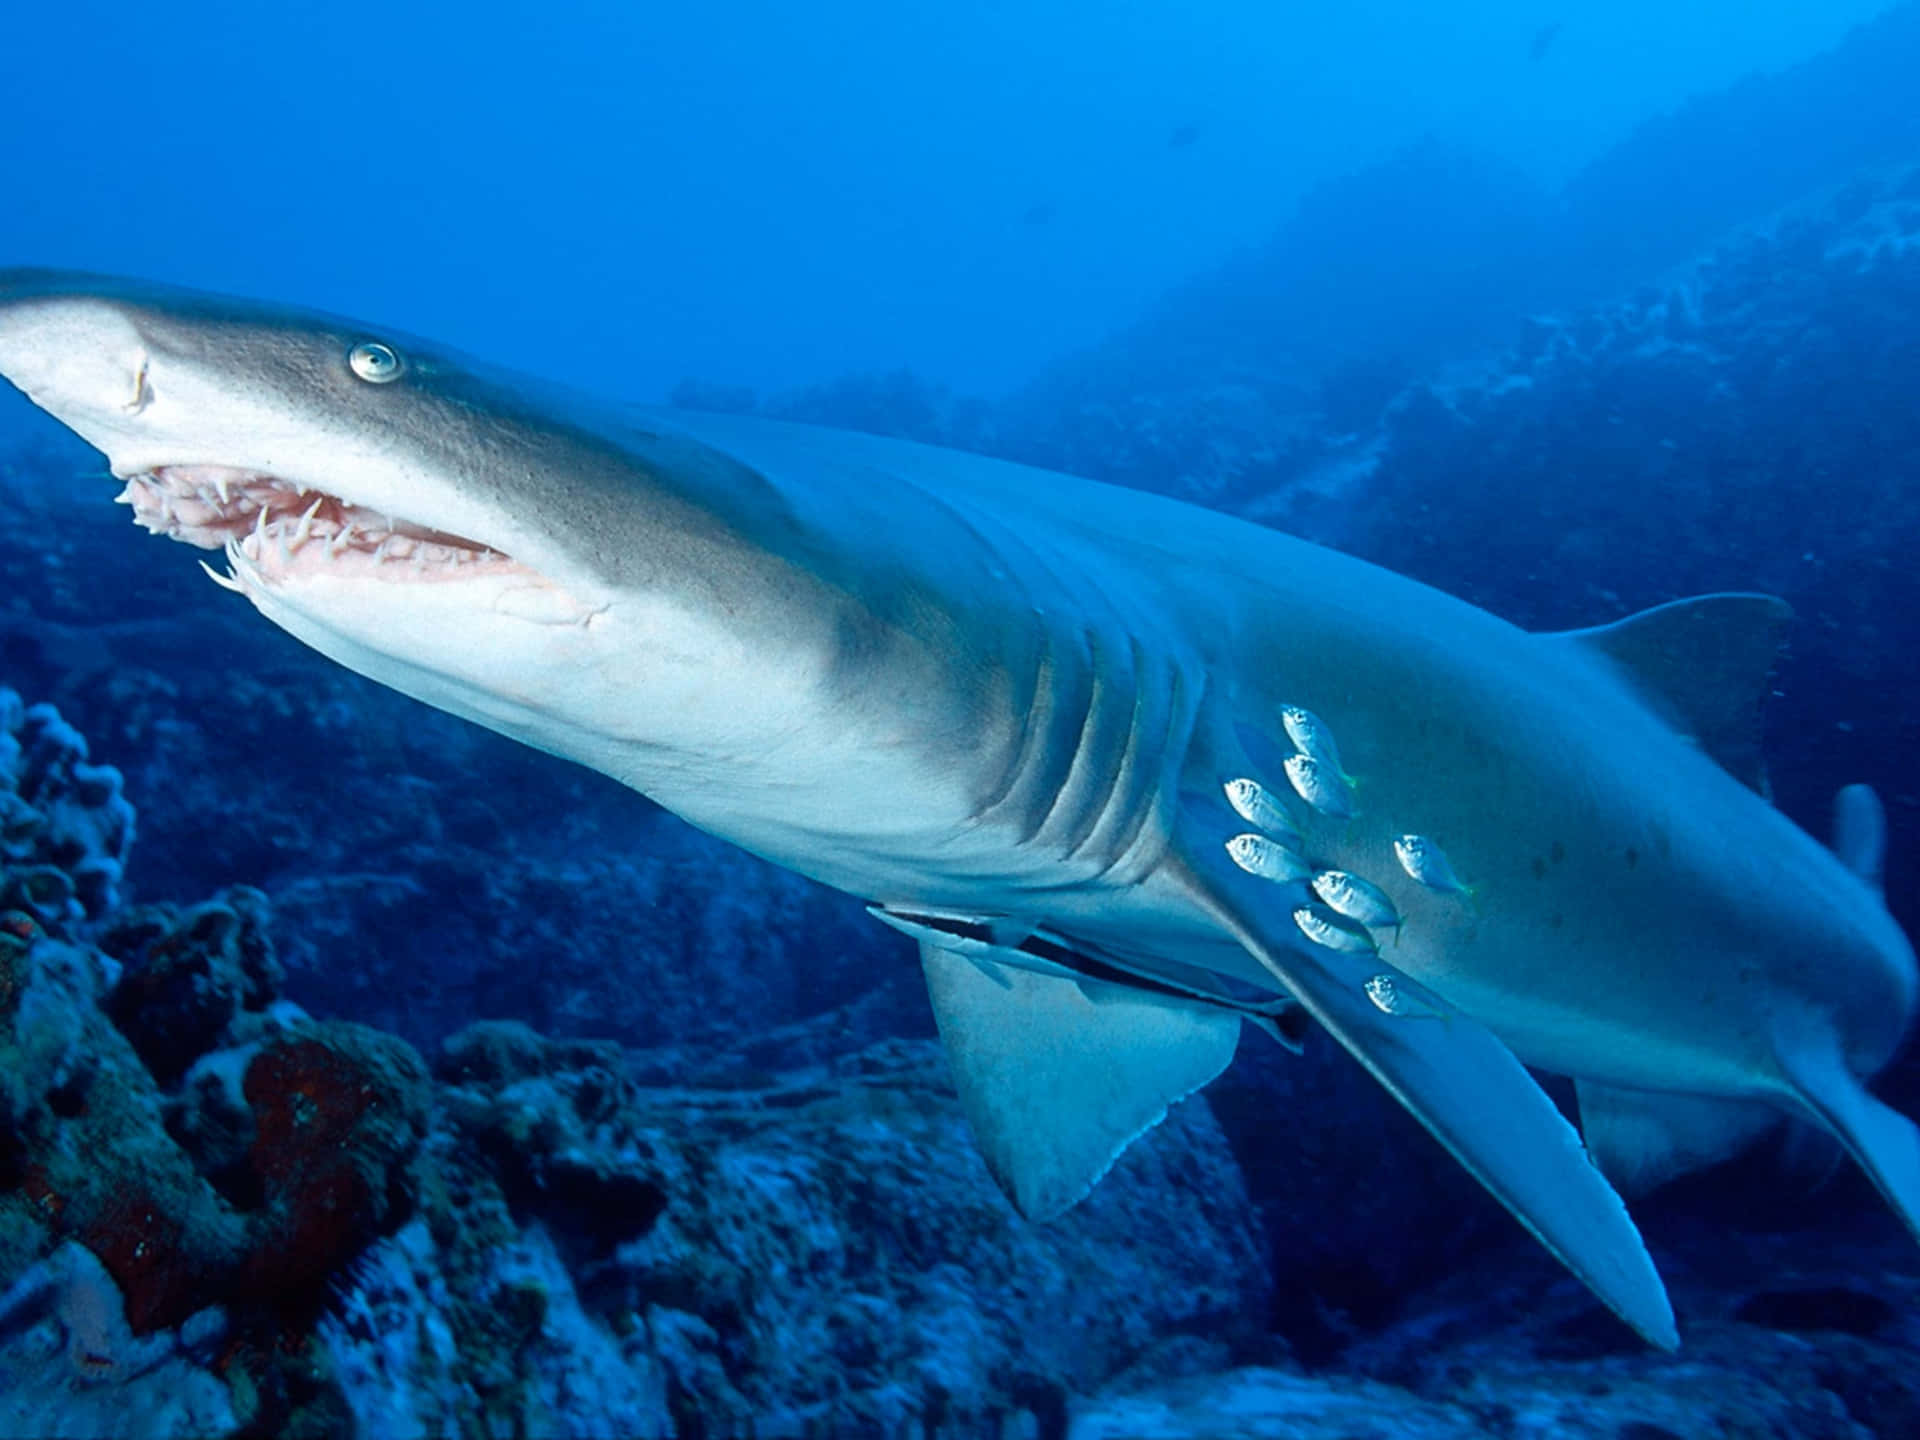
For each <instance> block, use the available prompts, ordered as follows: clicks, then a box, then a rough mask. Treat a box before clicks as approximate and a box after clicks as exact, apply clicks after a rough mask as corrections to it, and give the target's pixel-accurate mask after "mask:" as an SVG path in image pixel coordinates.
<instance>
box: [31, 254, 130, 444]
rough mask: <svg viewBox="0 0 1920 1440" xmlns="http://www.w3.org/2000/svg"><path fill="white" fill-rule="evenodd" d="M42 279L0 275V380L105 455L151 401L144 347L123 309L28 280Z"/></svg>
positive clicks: (110, 302)
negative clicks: (109, 440) (108, 440)
mask: <svg viewBox="0 0 1920 1440" xmlns="http://www.w3.org/2000/svg"><path fill="white" fill-rule="evenodd" d="M44 274H45V272H40V271H18V270H11V271H0V375H4V376H5V377H6V378H7V380H9V381H10V382H12V384H13V385H15V386H16V387H17V388H18V389H20V390H21V391H22V392H23V393H25V395H26V396H27V398H28V399H30V400H32V401H33V402H34V403H35V404H36V405H38V406H40V407H41V408H42V409H43V410H46V411H47V412H48V413H49V414H51V415H53V416H54V417H55V418H56V419H58V420H60V421H62V422H63V423H65V424H67V425H69V426H71V427H72V428H73V429H75V430H77V431H79V432H80V434H81V435H83V436H84V437H85V438H86V439H88V440H90V441H92V442H93V443H94V444H96V445H99V446H100V447H101V448H102V449H107V448H109V447H108V446H107V445H105V444H104V443H103V440H104V439H105V438H107V437H109V436H111V435H113V434H115V433H117V432H119V431H121V430H123V429H124V428H125V427H126V424H127V422H128V421H129V420H130V419H133V418H136V417H138V416H139V415H140V414H141V413H142V412H143V411H144V410H145V409H146V407H147V405H148V403H149V402H150V400H151V399H152V395H153V391H152V386H151V384H150V380H149V371H150V367H151V363H152V356H151V350H150V347H149V345H148V342H147V340H146V338H145V337H144V336H143V335H142V334H141V332H140V328H139V326H138V325H137V324H136V323H135V321H134V318H133V316H132V314H131V312H130V311H129V310H128V309H127V308H126V307H125V306H123V305H121V304H119V303H118V302H116V301H114V300H111V299H107V298H103V297H101V296H97V295H85V294H76V293H70V292H62V291H60V290H58V289H55V288H53V287H52V286H51V285H49V284H47V283H45V282H36V279H35V278H34V277H39V276H42V275H44Z"/></svg>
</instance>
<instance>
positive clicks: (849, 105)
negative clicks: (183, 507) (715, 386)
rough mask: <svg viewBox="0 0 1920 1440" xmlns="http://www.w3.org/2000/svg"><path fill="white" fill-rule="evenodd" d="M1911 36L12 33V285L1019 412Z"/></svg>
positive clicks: (129, 16) (637, 380)
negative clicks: (851, 383) (1315, 256)
mask: <svg viewBox="0 0 1920 1440" xmlns="http://www.w3.org/2000/svg"><path fill="white" fill-rule="evenodd" d="M1884 8H1885V6H1884V4H1883V3H1881V0H1685V3H1679V4H1674V3H1656V0H1607V3H1599V0H1581V3H1574V0H1560V3H1544V0H1461V3H1453V4H1447V5H1429V4H1422V3H1415V0H1341V3H1337V4H1329V3H1324V0H1322V3H1311V4H1309V3H1302V0H1286V3H1255V0H1230V3H1217V4H1192V3H1189V0H1127V3H1121V4H1115V3H1109V0H984V3H970V4H960V5H954V4H944V5H932V4H899V3H889V0H823V3H813V4H798V3H792V0H785V3H780V0H728V3H713V4H692V5H689V4H674V5H666V4H658V3H654V4H646V3H641V4H622V3H613V0H548V3H543V4H539V5H531V4H526V5H515V4H466V5H451V4H444V3H443V4H431V5H424V4H414V3H409V0H396V3H388V4H340V3H332V0H327V3H318V0H290V3H284V4H274V5H261V4H256V3H253V0H182V3H179V4H168V5H145V6H140V5H124V4H119V3H111V0H72V3H61V4H44V5H33V6H27V5H20V6H15V7H12V8H11V9H10V11H9V14H8V19H7V35H6V45H5V48H4V50H0V193H4V195H5V197H6V198H5V204H4V206H0V263H22V262H31V263H42V264H54V265H60V266H68V267H84V268H96V269H103V270H110V271H116V272H132V273H137V274H143V275H149V276H152V277H154V278H159V279H166V280H175V281H180V282H185V283H189V284H196V285H202V286H210V287H214V288H222V289H230V290H235V291H240V292H250V293H256V294H262V295H271V296H274V297H276V298H279V299H283V300H286V301H297V302H306V303H310V304H317V305H320V306H322V307H325V308H329V309H334V310H339V311H344V312H346V313H351V314H360V315H365V316H369V317H373V318H377V319H379V320H381V321H382V322H383V323H386V324H390V325H394V326H396V327H400V328H403V329H406V330H409V331H413V332H415V333H420V334H427V335H433V336H436V337H438V338H441V339H443V340H445V341H448V342H451V343H455V344H459V345H462V346H465V347H467V348H471V349H475V350H478V351H482V352H485V353H487V354H489V355H491V356H493V357H496V358H499V359H503V360H507V361H511V362H515V363H518V364H520V365H522V366H524V367H525V368H527V369H530V370H534V371H538V372H541V373H544V374H549V375H552V376H555V377H557V378H561V379H567V380H572V381H576V382H579V383H582V384H584V385H587V386H589V387H591V388H593V389H596V390H600V391H603V392H605V393H607V394H610V395H613V396H616V397H620V398H626V399H634V400H645V399H653V398H657V397H658V396H659V395H660V394H662V393H664V391H665V390H666V389H667V387H669V386H670V385H671V384H672V383H673V382H674V381H676V380H677V379H679V378H680V377H681V376H682V375H684V374H696V375H700V376H703V377H705V378H708V379H711V380H715V381H720V382H724V383H732V384H749V385H753V386H756V387H760V388H782V387H787V386H792V385H795V384H800V383H804V382H809V381H815V380H820V379H824V378H826V377H828V376H830V375H832V374H835V373H837V372H839V371H842V370H847V369H869V368H873V369H885V368H891V367H894V366H897V365H902V364H904V365H910V366H912V367H913V368H915V369H916V370H918V371H919V372H921V373H922V374H924V375H926V376H929V377H930V378H932V379H934V380H938V381H942V382H946V383H950V384H952V385H954V386H956V387H957V388H959V389H962V390H969V391H976V390H977V391H984V392H987V393H989V394H995V393H998V392H1000V391H1002V390H1004V389H1006V388H1007V387H1009V386H1012V385H1014V384H1017V383H1018V382H1020V381H1023V380H1025V379H1027V378H1029V377H1030V376H1032V375H1033V374H1034V373H1035V372H1036V371H1038V370H1039V369H1040V368H1042V367H1043V366H1044V365H1045V364H1046V363H1047V362H1049V361H1050V360H1053V359H1055V358H1057V357H1058V356H1060V355H1062V354H1063V353H1066V352H1069V351H1072V350H1076V349H1078V348H1080V347H1083V346H1086V345H1089V344H1092V343H1094V342H1096V341H1097V340H1099V339H1100V338H1101V337H1102V336H1103V335H1105V334H1106V333H1107V332H1109V331H1111V330H1112V329H1114V328H1116V327H1117V326H1120V325H1122V324H1125V323H1127V322H1129V321H1131V320H1132V319H1134V318H1135V317H1136V316H1137V315H1138V314H1139V313H1140V312H1141V311H1143V310H1144V309H1145V308H1147V307H1148V306H1149V305H1150V303H1151V302H1152V301H1153V299H1154V298H1155V297H1156V296H1157V295H1159V294H1160V293H1161V292H1162V291H1163V290H1165V289H1166V288H1167V287H1169V286H1171V285H1173V284H1175V283H1176V282H1179V281H1181V280H1183V279H1185V278H1186V277H1188V276H1189V275H1191V274H1193V273H1194V272H1196V271H1199V270H1202V269H1206V268H1210V267H1211V266H1213V265H1215V264H1218V263H1219V262H1221V261H1223V260H1225V259H1227V258H1228V257H1229V256H1231V255H1233V254H1234V253H1236V252H1238V251H1240V250H1243V249H1245V248H1247V247H1255V246H1258V245H1259V244H1261V243H1262V242H1263V241H1264V239H1265V238H1266V237H1267V236H1268V235H1269V233H1270V232H1271V231H1272V230H1273V229H1274V227H1275V226H1276V225H1277V224H1278V223H1279V222H1280V221H1281V220H1282V219H1283V218H1284V217H1285V216H1286V215H1287V214H1288V213H1289V212H1290V211H1291V210H1292V207H1293V206H1294V204H1295V203H1296V202H1297V201H1298V199H1299V198H1300V196H1301V195H1302V194H1303V193H1305V191H1306V190H1308V189H1309V188H1310V187H1311V186H1312V185H1314V184H1315V183H1316V182H1318V181H1321V180H1323V179H1326V178H1328V177H1331V176H1337V175H1340V174H1343V173H1346V172H1349V171H1351V170H1353V169H1356V168H1358V167H1361V166H1364V165H1367V164H1370V163H1372V162H1374V161H1376V160H1378V159H1380V158H1382V157H1383V156H1385V155H1387V154H1389V153H1391V152H1392V151H1394V150H1396V149H1398V148H1399V147H1401V146H1403V145H1405V144H1407V143H1409V142H1411V141H1414V140H1417V139H1418V138H1420V137H1421V136H1423V135H1426V134H1432V135H1435V136H1438V137H1440V138H1441V139H1443V140H1446V141H1449V142H1459V143H1464V144H1467V145H1469V146H1472V147H1473V148H1475V149H1476V150H1479V151H1482V152H1484V153H1485V154H1487V155H1489V156H1491V157H1493V158H1494V159H1496V160H1498V161H1500V162H1503V163H1505V164H1509V165H1511V166H1513V167H1515V169H1516V170H1517V171H1518V172H1519V173H1520V174H1521V175H1522V176H1524V177H1525V178H1526V179H1527V180H1529V181H1530V182H1533V183H1538V184H1544V185H1548V186H1557V185H1558V184H1560V183H1561V182H1562V181H1564V180H1565V179H1566V178H1567V177H1568V176H1569V175H1571V174H1573V173H1574V172H1575V171H1576V170H1578V169H1579V168H1580V167H1581V166H1583V165H1585V164H1586V163H1588V162H1589V161H1591V160H1592V159H1593V158H1594V157H1595V156H1597V155H1599V154H1600V153H1601V152H1602V151H1604V150H1605V149H1606V148H1607V147H1608V146H1610V145H1612V144H1614V143H1616V142H1617V141H1619V140H1620V139H1622V138H1623V137H1624V136H1626V135H1627V134H1628V133H1629V132H1630V131H1631V130H1632V128H1633V127H1634V126H1635V125H1636V124H1638V123H1640V122H1642V121H1643V120H1645V119H1647V118H1649V117H1651V116H1653V115H1655V114H1656V113H1658V112H1660V111H1662V110H1665V109H1669V108H1671V107H1673V106H1675V105H1677V104H1679V103H1681V102H1682V101H1683V100H1684V99H1685V98H1686V97H1688V96H1689V95H1692V94H1695V93H1699V92H1702V91H1707V90H1713V89H1717V88H1720V87H1722V86H1725V85H1727V84H1728V83H1730V82H1732V81H1734V80H1736V79H1737V78H1739V77H1741V76H1743V75H1746V74H1749V73H1750V72H1753V71H1756V70H1777V69H1779V68H1781V67H1783V66H1786V65H1789V64H1791V63H1793V62H1795V61H1797V60H1800V59H1803V58H1805V57H1807V56H1808V55H1811V54H1813V53H1815V52H1816V51H1818V50H1821V49H1823V48H1825V47H1827V46H1829V45H1831V44H1833V43H1834V42H1835V41H1837V40H1838V39H1839V38H1840V37H1841V36H1842V35H1843V34H1845V33H1846V31H1847V30H1848V28H1849V27H1850V26H1852V25H1853V24H1854V23H1856V22H1858V21H1860V20H1862V19H1865V18H1867V17H1869V16H1871V15H1873V14H1876V13H1878V12H1880V11H1881V10H1883V9H1884ZM1549 26H1558V27H1559V29H1558V31H1557V32H1556V33H1553V34H1552V35H1551V37H1550V38H1549V37H1547V36H1546V35H1545V33H1544V32H1545V31H1546V29H1547V27H1549ZM1542 41H1544V42H1545V43H1544V47H1543V48H1541V53H1539V54H1538V56H1537V58H1536V56H1535V51H1536V48H1540V47H1541V42H1542ZM1176 142H1185V143H1176ZM1690 180H1691V183H1693V184H1696V185H1697V184H1711V183H1713V177H1712V176H1706V175H1695V176H1692V177H1690ZM1658 205H1659V201H1658V199H1657V198H1649V199H1647V200H1645V201H1644V202H1643V203H1640V204H1637V205H1636V206H1635V207H1634V208H1633V209H1632V210H1631V211H1629V212H1627V213H1626V214H1624V215H1623V216H1622V219H1623V222H1624V223H1626V224H1628V225H1630V226H1637V225H1638V224H1640V223H1641V222H1642V221H1643V220H1652V221H1653V222H1654V223H1656V224H1657V223H1658V218H1657V214H1656V213H1655V212H1656V211H1657V208H1658ZM1410 219H1411V221H1412V223H1414V224H1416V225H1417V224H1419V223H1420V220H1419V217H1417V216H1415V217H1410ZM1353 319H1354V321H1355V323H1357V324H1359V325H1362V326H1364V325H1365V324H1366V323H1367V322H1368V319H1369V317H1368V316H1367V315H1365V314H1360V315H1356V316H1354V317H1353Z"/></svg>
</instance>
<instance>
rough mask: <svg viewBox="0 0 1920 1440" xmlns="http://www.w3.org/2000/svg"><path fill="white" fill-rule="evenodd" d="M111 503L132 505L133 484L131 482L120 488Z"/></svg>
mask: <svg viewBox="0 0 1920 1440" xmlns="http://www.w3.org/2000/svg"><path fill="white" fill-rule="evenodd" d="M113 503H114V504H116V505H131V504H133V482H132V481H131V480H129V481H128V482H127V483H126V484H125V485H124V486H122V487H121V490H120V493H119V494H118V495H116V496H114V497H113Z"/></svg>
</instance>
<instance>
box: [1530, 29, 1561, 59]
mask: <svg viewBox="0 0 1920 1440" xmlns="http://www.w3.org/2000/svg"><path fill="white" fill-rule="evenodd" d="M1560 28H1561V27H1560V22H1559V21H1558V20H1552V21H1549V22H1548V23H1547V24H1545V25H1542V26H1541V27H1540V28H1539V29H1538V30H1536V31H1535V32H1534V35H1533V44H1531V45H1529V46H1528V47H1527V59H1529V60H1531V61H1533V62H1534V63H1535V64H1536V65H1537V64H1539V63H1540V61H1542V60H1544V59H1546V57H1547V51H1549V50H1551V49H1552V48H1553V42H1554V40H1555V39H1556V38H1557V37H1558V36H1559V34H1560Z"/></svg>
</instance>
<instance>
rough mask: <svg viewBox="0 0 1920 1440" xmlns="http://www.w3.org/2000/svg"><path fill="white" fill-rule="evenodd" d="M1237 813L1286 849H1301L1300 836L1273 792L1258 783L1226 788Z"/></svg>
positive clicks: (1238, 782) (1236, 783)
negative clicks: (1288, 847)
mask: <svg viewBox="0 0 1920 1440" xmlns="http://www.w3.org/2000/svg"><path fill="white" fill-rule="evenodd" d="M1222 788H1223V789H1224V790H1225V791H1226V792H1227V803H1228V804H1229V805H1231V806H1233V813H1234V814H1236V815H1238V816H1239V817H1240V818H1241V819H1242V820H1244V821H1246V822H1247V823H1248V824H1249V825H1252V826H1254V827H1256V828H1257V829H1260V830H1264V831H1266V832H1267V834H1269V835H1271V836H1273V838H1274V839H1276V840H1278V841H1280V842H1281V843H1282V844H1284V845H1288V846H1291V847H1292V848H1294V849H1298V848H1299V846H1300V832H1299V831H1298V830H1296V829H1294V828H1293V820H1292V817H1290V816H1289V815H1288V814H1287V812H1286V810H1285V809H1283V808H1282V807H1281V804H1280V801H1279V800H1278V799H1277V798H1276V797H1275V796H1274V794H1273V792H1272V791H1271V790H1269V789H1267V787H1266V786H1264V785H1262V784H1261V783H1260V782H1259V781H1258V780H1245V779H1241V780H1229V781H1227V783H1226V784H1225V786H1223V787H1222Z"/></svg>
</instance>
